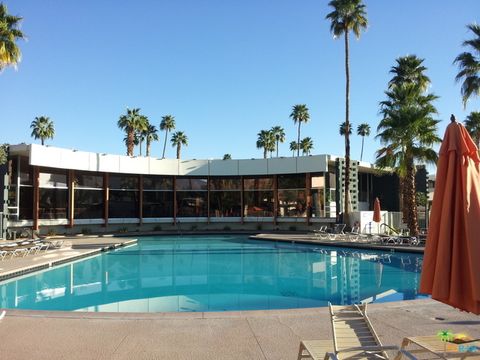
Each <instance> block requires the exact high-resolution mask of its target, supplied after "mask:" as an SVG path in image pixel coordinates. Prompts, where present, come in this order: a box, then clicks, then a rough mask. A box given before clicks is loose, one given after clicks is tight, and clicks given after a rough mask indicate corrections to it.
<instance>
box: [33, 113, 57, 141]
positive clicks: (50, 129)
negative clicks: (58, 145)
mask: <svg viewBox="0 0 480 360" xmlns="http://www.w3.org/2000/svg"><path fill="white" fill-rule="evenodd" d="M30 129H32V134H31V136H32V137H33V138H34V139H40V140H41V141H42V145H44V144H45V139H53V136H54V135H55V127H54V126H53V121H51V120H50V118H49V117H47V116H38V117H36V118H35V120H34V121H32V123H31V124H30Z"/></svg>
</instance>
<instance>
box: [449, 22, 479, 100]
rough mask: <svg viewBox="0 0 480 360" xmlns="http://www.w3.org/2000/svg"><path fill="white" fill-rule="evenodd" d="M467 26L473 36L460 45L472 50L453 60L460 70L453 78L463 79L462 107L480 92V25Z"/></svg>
mask: <svg viewBox="0 0 480 360" xmlns="http://www.w3.org/2000/svg"><path fill="white" fill-rule="evenodd" d="M467 28H468V29H469V30H471V31H472V32H473V34H474V35H475V37H474V38H473V39H471V40H466V41H464V42H463V44H462V45H463V46H467V47H470V48H471V50H472V52H463V53H461V54H460V55H458V56H457V57H456V58H455V60H454V61H453V63H454V64H458V68H459V70H460V71H459V72H458V74H457V76H456V77H455V80H456V81H461V80H463V83H462V90H461V93H462V100H463V106H464V107H465V106H466V105H467V101H468V99H469V98H470V97H472V96H473V95H475V96H478V95H479V94H480V25H478V24H470V25H467Z"/></svg>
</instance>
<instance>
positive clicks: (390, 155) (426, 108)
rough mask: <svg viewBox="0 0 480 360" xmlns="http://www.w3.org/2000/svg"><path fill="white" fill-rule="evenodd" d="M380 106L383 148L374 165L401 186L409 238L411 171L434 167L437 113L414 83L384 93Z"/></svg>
mask: <svg viewBox="0 0 480 360" xmlns="http://www.w3.org/2000/svg"><path fill="white" fill-rule="evenodd" d="M385 94H386V95H387V100H385V101H382V102H381V103H380V113H381V114H382V116H383V119H382V120H381V121H380V124H379V125H378V128H377V133H378V134H377V136H376V137H377V138H379V139H380V142H381V144H382V145H383V147H382V148H381V149H379V150H378V151H377V154H376V155H377V161H376V164H377V166H379V167H381V168H384V167H391V168H394V169H395V171H396V172H397V173H398V175H399V177H400V181H401V184H402V198H403V215H404V221H405V222H406V223H407V225H408V228H409V230H410V234H411V235H412V236H416V235H418V221H417V207H416V186H415V172H416V166H415V165H416V164H417V163H424V164H425V163H427V164H435V162H436V160H437V153H436V152H435V151H434V150H433V149H432V146H433V145H435V144H436V143H439V142H440V141H441V140H440V138H439V137H438V136H437V124H438V123H439V121H438V120H435V119H434V118H433V116H434V115H435V114H437V110H436V109H435V107H434V106H433V105H432V102H433V101H434V100H436V99H437V96H435V95H433V94H423V93H422V87H421V86H419V85H418V84H415V83H399V84H398V85H395V87H393V88H392V89H391V90H388V91H386V92H385Z"/></svg>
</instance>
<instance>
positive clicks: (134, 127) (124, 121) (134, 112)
mask: <svg viewBox="0 0 480 360" xmlns="http://www.w3.org/2000/svg"><path fill="white" fill-rule="evenodd" d="M144 125H145V117H144V116H143V115H141V114H140V109H138V108H136V109H127V113H126V114H125V115H121V116H120V118H119V119H118V122H117V126H118V127H119V128H120V129H122V130H123V131H125V132H126V134H127V156H133V147H134V142H135V135H136V133H138V130H139V129H143V128H144ZM137 136H138V135H137Z"/></svg>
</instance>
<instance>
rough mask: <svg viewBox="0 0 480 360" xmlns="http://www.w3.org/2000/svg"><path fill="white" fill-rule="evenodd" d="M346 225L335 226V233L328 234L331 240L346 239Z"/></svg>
mask: <svg viewBox="0 0 480 360" xmlns="http://www.w3.org/2000/svg"><path fill="white" fill-rule="evenodd" d="M346 226H347V225H346V224H335V227H334V228H333V232H331V233H329V234H328V237H329V239H330V240H343V239H344V238H345V233H344V232H343V231H344V230H345V227H346Z"/></svg>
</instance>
